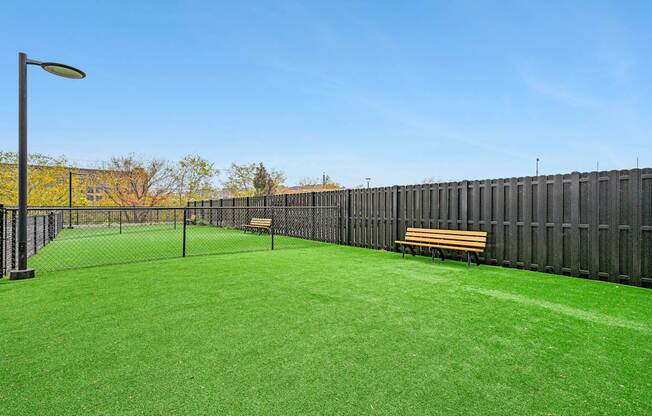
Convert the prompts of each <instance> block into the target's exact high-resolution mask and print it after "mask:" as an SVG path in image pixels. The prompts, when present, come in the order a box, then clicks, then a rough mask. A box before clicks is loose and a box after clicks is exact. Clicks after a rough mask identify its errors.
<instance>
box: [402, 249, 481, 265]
mask: <svg viewBox="0 0 652 416" xmlns="http://www.w3.org/2000/svg"><path fill="white" fill-rule="evenodd" d="M399 245H400V246H401V257H402V258H405V247H407V248H409V249H410V254H412V256H415V255H416V250H415V249H414V246H412V245H410V244H399ZM458 251H466V250H458ZM435 252H438V253H439V257H441V261H446V254H445V253H444V250H443V249H442V248H440V247H430V257H431V258H432V262H433V263H434V262H435ZM471 257H473V258H474V261H475V263H476V264H477V265H478V266H480V256H479V255H478V253H477V252H475V251H466V265H467V267H470V266H471Z"/></svg>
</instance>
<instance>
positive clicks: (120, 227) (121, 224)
mask: <svg viewBox="0 0 652 416" xmlns="http://www.w3.org/2000/svg"><path fill="white" fill-rule="evenodd" d="M120 234H122V210H120Z"/></svg>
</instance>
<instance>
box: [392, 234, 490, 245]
mask: <svg viewBox="0 0 652 416" xmlns="http://www.w3.org/2000/svg"><path fill="white" fill-rule="evenodd" d="M412 237H421V238H444V239H446V240H457V241H477V242H480V243H483V242H486V241H487V237H476V236H467V235H449V234H427V233H416V232H408V233H406V234H405V239H406V240H408V239H410V238H412Z"/></svg>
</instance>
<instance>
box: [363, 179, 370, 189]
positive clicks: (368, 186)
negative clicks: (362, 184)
mask: <svg viewBox="0 0 652 416" xmlns="http://www.w3.org/2000/svg"><path fill="white" fill-rule="evenodd" d="M364 179H365V180H366V181H367V189H369V181H370V180H371V178H364Z"/></svg>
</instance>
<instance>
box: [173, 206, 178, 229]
mask: <svg viewBox="0 0 652 416" xmlns="http://www.w3.org/2000/svg"><path fill="white" fill-rule="evenodd" d="M172 212H174V229H175V230H176V229H177V210H176V209H173V210H172Z"/></svg>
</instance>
